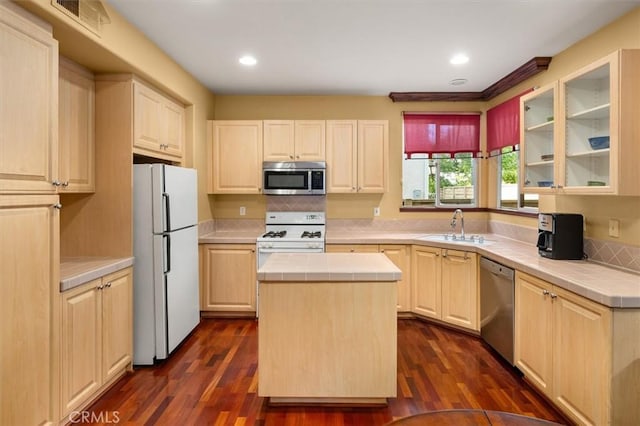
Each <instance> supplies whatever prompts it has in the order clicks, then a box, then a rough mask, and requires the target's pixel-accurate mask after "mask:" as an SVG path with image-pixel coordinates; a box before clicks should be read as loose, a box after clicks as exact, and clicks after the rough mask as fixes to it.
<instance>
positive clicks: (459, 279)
mask: <svg viewBox="0 0 640 426" xmlns="http://www.w3.org/2000/svg"><path fill="white" fill-rule="evenodd" d="M477 270H478V257H477V255H476V254H475V253H466V252H461V251H455V250H446V249H445V250H443V251H442V281H441V282H442V320H443V321H446V322H448V323H450V324H455V325H459V326H461V327H465V328H469V329H471V330H480V327H479V322H480V321H479V319H478V315H479V309H478V300H479V298H478V274H477Z"/></svg>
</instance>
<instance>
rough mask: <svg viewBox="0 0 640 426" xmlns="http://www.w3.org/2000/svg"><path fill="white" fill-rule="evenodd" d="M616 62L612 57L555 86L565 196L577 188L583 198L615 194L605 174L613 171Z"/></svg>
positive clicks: (612, 182)
mask: <svg viewBox="0 0 640 426" xmlns="http://www.w3.org/2000/svg"><path fill="white" fill-rule="evenodd" d="M618 62H619V58H618V54H617V53H616V54H614V55H610V56H608V57H606V58H604V59H602V60H600V61H598V62H596V63H594V64H592V65H590V66H589V67H587V68H585V69H582V70H580V71H578V72H577V73H575V74H572V75H570V76H568V77H566V78H564V79H562V80H561V81H560V98H561V103H562V110H561V114H562V115H563V118H564V122H563V126H562V128H561V129H560V135H559V136H560V143H561V152H562V154H563V156H564V162H562V163H560V164H559V165H560V168H559V177H560V179H561V182H562V183H561V185H562V187H564V189H565V192H568V191H570V190H572V189H578V188H581V187H582V188H583V191H586V192H613V190H614V188H615V183H616V176H615V175H614V174H612V173H611V172H612V171H615V170H616V168H617V164H616V161H615V160H616V154H617V153H616V151H617V146H618V134H617V133H618V132H617V129H618V123H617V120H616V117H618V116H619V113H620V111H619V107H618V102H616V100H617V98H618V96H617V94H618V92H619V86H620V82H619V79H618V72H619V66H618V65H619V63H618ZM612 100H613V102H612ZM612 139H613V140H612ZM612 142H613V143H612ZM585 187H593V188H585ZM596 187H597V188H596ZM594 190H595V191H594ZM577 192H581V191H577Z"/></svg>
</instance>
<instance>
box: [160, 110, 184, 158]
mask: <svg viewBox="0 0 640 426" xmlns="http://www.w3.org/2000/svg"><path fill="white" fill-rule="evenodd" d="M162 113H163V123H162V124H163V126H164V127H163V130H162V145H163V147H162V148H163V152H164V154H165V155H169V156H173V157H175V160H181V159H182V156H183V153H184V138H185V134H184V125H185V111H184V107H183V106H182V105H178V104H177V103H175V102H173V101H171V100H169V99H166V98H165V99H163V103H162Z"/></svg>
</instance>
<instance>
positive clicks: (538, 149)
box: [520, 49, 640, 195]
mask: <svg viewBox="0 0 640 426" xmlns="http://www.w3.org/2000/svg"><path fill="white" fill-rule="evenodd" d="M639 74H640V50H638V49H635V50H621V51H617V52H614V53H612V54H610V55H608V56H606V57H604V58H602V59H600V60H599V61H596V62H594V63H592V64H590V65H589V66H586V67H584V68H582V69H580V70H578V71H576V72H574V73H572V74H570V75H568V76H566V77H565V78H563V79H561V80H560V81H559V82H558V83H557V87H556V85H555V84H552V85H548V86H545V87H543V88H540V89H538V90H536V91H534V92H532V93H530V94H527V95H525V96H523V97H522V101H521V108H522V109H521V126H520V127H521V144H522V145H521V148H522V154H521V167H522V170H524V179H523V180H522V183H521V187H522V191H523V192H535V193H545V192H553V193H562V194H611V195H640V168H639V167H638V165H637V162H638V161H637V160H638V158H640V145H639V144H638V143H637V141H638V138H639V137H640V120H638V117H639V116H640V80H639V79H638V78H637V76H638V75H639ZM555 105H557V107H556V106H555Z"/></svg>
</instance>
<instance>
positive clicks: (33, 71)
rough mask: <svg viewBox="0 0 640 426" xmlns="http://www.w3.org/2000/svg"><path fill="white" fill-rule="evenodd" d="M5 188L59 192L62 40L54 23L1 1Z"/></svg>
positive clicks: (0, 166) (1, 176)
mask: <svg viewBox="0 0 640 426" xmlns="http://www.w3.org/2000/svg"><path fill="white" fill-rule="evenodd" d="M0 40H2V42H0V58H2V59H1V60H0V76H2V78H0V192H4V193H55V192H56V189H57V186H56V185H55V184H54V183H56V184H57V183H58V182H59V180H58V176H57V175H58V116H57V111H58V42H57V41H56V40H55V39H54V38H53V36H52V34H51V27H50V26H49V25H48V24H46V23H44V22H42V21H40V20H39V19H37V18H35V17H33V16H31V15H30V14H27V12H25V11H24V10H22V9H21V8H19V7H18V6H15V5H13V4H12V3H7V2H2V3H1V4H0Z"/></svg>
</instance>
